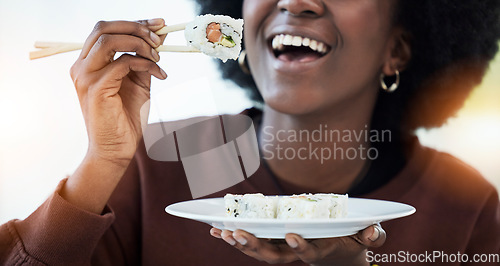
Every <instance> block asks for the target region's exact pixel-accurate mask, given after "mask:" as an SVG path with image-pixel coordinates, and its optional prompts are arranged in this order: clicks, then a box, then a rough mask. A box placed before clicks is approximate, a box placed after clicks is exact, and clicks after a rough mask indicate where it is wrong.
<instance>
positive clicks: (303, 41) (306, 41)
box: [302, 38, 311, 46]
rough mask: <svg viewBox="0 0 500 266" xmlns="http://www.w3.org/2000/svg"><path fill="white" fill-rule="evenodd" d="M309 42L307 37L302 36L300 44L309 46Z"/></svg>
mask: <svg viewBox="0 0 500 266" xmlns="http://www.w3.org/2000/svg"><path fill="white" fill-rule="evenodd" d="M310 43H311V39H309V38H304V39H303V40H302V45H304V46H309V44H310Z"/></svg>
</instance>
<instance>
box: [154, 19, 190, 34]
mask: <svg viewBox="0 0 500 266" xmlns="http://www.w3.org/2000/svg"><path fill="white" fill-rule="evenodd" d="M188 23H189V22H186V23H181V24H176V25H170V26H165V27H163V28H161V29H159V30H158V31H156V32H155V33H156V35H165V34H167V33H170V32H174V31H181V30H184V29H185V28H186V25H187V24H188Z"/></svg>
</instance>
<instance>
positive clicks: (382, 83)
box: [380, 70, 400, 93]
mask: <svg viewBox="0 0 500 266" xmlns="http://www.w3.org/2000/svg"><path fill="white" fill-rule="evenodd" d="M384 79H385V75H384V73H382V74H380V85H381V86H382V89H384V91H386V92H388V93H391V92H394V91H395V90H397V89H398V87H399V82H400V76H399V70H396V81H395V82H394V83H392V85H391V86H390V87H388V86H387V84H385V80H384Z"/></svg>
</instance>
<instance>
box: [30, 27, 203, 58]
mask: <svg viewBox="0 0 500 266" xmlns="http://www.w3.org/2000/svg"><path fill="white" fill-rule="evenodd" d="M187 24H188V23H182V24H176V25H171V26H165V27H163V28H161V29H160V30H158V31H156V32H155V33H156V34H157V35H164V34H167V33H170V32H175V31H181V30H184V29H185V28H186V25H187ZM35 48H39V50H36V51H32V52H30V60H34V59H39V58H43V57H47V56H51V55H55V54H61V53H66V52H71V51H76V50H81V49H82V48H83V43H69V42H40V41H38V42H35ZM156 51H158V52H180V53H199V52H200V50H198V49H196V48H194V47H191V46H182V45H160V46H159V47H158V48H156Z"/></svg>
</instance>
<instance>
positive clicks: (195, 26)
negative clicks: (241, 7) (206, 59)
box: [184, 14, 243, 62]
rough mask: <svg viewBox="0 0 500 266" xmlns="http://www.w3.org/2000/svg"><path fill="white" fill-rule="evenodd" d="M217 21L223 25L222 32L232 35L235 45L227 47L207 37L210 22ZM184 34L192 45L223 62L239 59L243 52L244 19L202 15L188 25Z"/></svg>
mask: <svg viewBox="0 0 500 266" xmlns="http://www.w3.org/2000/svg"><path fill="white" fill-rule="evenodd" d="M212 22H215V23H219V24H220V25H221V32H222V33H223V34H224V35H226V36H230V37H231V38H232V39H233V41H234V42H235V44H236V45H235V46H234V47H231V48H229V47H225V46H223V45H220V44H215V43H212V42H210V41H209V40H208V38H207V27H208V25H209V24H210V23H212ZM184 35H185V37H186V40H187V42H188V45H191V46H193V47H195V48H197V49H198V50H200V51H201V52H203V53H205V54H207V55H210V56H213V57H217V58H219V59H221V60H222V61H223V62H226V61H227V60H228V59H233V60H236V59H238V57H239V55H240V52H241V39H242V37H243V20H242V19H233V18H231V17H229V16H222V15H216V16H214V15H210V14H208V15H201V16H198V17H196V19H195V20H193V21H192V22H191V23H189V24H188V25H187V26H186V29H185V30H184Z"/></svg>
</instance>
